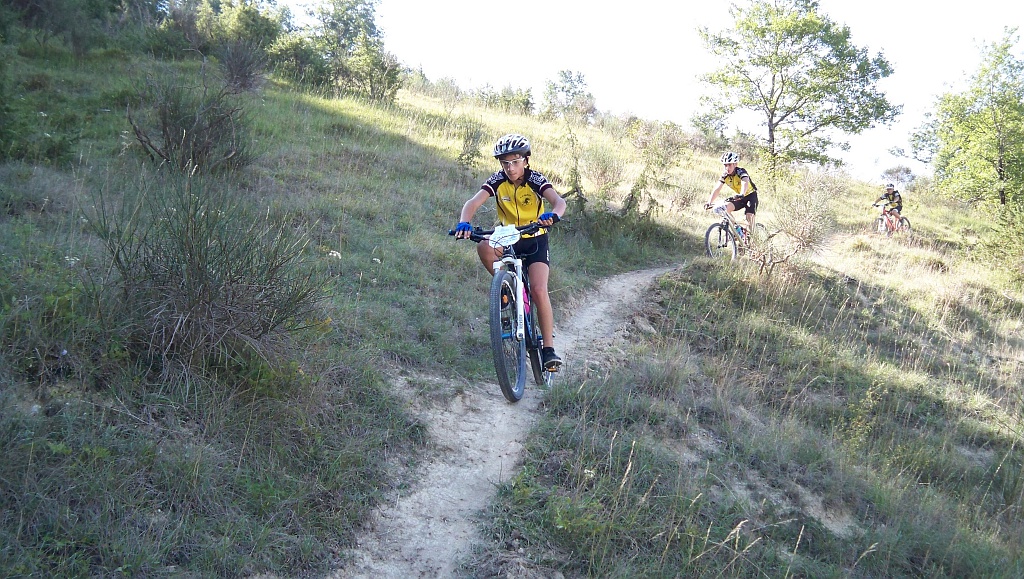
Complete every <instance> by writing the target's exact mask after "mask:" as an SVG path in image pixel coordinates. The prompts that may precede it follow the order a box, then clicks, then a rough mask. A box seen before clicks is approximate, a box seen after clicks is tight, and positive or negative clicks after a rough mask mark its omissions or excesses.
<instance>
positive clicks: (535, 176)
mask: <svg viewBox="0 0 1024 579" xmlns="http://www.w3.org/2000/svg"><path fill="white" fill-rule="evenodd" d="M549 187H554V185H552V184H551V182H550V181H548V179H547V177H545V176H544V175H542V174H541V173H538V172H537V171H533V170H531V169H529V168H527V169H526V174H525V175H524V180H523V184H522V185H519V186H516V185H515V184H513V183H512V182H511V181H509V179H508V176H507V175H505V172H504V171H498V172H497V173H494V174H493V175H491V176H490V178H488V179H487V181H485V182H484V184H483V185H482V186H481V189H483V190H484V191H487V192H488V193H490V195H491V197H494V201H495V203H496V204H497V206H498V221H500V222H501V224H502V225H516V226H520V227H521V226H523V225H529V224H530V223H533V222H534V221H537V220H539V219H540V216H541V214H542V213H544V197H543V193H544V191H545V190H546V189H548V188H549ZM545 233H547V229H541V230H539V231H538V232H537V233H536V234H534V235H544V234H545ZM524 237H532V236H524Z"/></svg>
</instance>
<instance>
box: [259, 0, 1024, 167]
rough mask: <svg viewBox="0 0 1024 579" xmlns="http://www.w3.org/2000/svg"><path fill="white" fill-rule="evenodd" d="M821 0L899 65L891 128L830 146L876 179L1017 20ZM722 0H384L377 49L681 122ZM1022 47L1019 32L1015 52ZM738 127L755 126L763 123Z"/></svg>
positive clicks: (906, 4) (974, 11)
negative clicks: (581, 85)
mask: <svg viewBox="0 0 1024 579" xmlns="http://www.w3.org/2000/svg"><path fill="white" fill-rule="evenodd" d="M279 1H280V2H281V3H282V4H290V5H297V4H315V3H317V2H316V0H279ZM819 6H820V9H821V11H822V12H823V13H824V14H826V15H828V16H829V17H830V18H831V19H832V20H833V21H835V22H838V23H840V24H845V25H847V26H849V27H850V30H851V33H852V40H853V43H854V44H855V45H857V46H858V47H861V48H864V49H866V50H867V51H868V53H869V54H871V55H875V54H877V53H878V52H881V53H882V54H883V55H884V56H885V58H886V59H887V60H888V61H889V62H890V63H891V64H892V65H893V68H894V69H895V72H894V74H893V75H892V76H890V77H889V78H887V79H885V80H883V81H882V82H881V84H880V88H881V89H882V90H883V91H884V92H885V93H886V95H887V97H888V98H889V101H890V102H892V103H894V104H898V105H903V114H902V115H900V117H898V119H897V122H896V123H895V124H894V125H893V126H892V127H891V128H888V127H880V128H875V129H871V130H869V131H867V132H865V133H864V134H862V135H859V136H856V137H851V138H850V139H849V141H850V144H851V147H852V148H851V150H850V151H849V152H847V153H842V152H839V153H838V155H839V156H840V157H841V158H843V160H844V161H845V162H847V163H848V164H849V169H850V171H851V173H852V174H853V175H854V176H856V177H859V178H862V179H865V180H867V181H869V182H879V183H880V182H881V173H882V171H884V170H885V169H888V168H890V167H893V166H894V165H897V164H905V165H909V166H911V167H912V168H913V170H914V171H915V173H918V174H921V173H927V172H929V171H928V169H927V168H925V167H923V166H921V165H920V164H918V163H915V162H913V161H910V160H909V159H897V158H895V157H892V156H891V155H889V154H888V153H887V151H888V149H889V148H891V147H893V146H899V147H903V148H905V149H908V150H909V145H908V142H907V137H908V135H909V133H910V132H911V131H912V130H914V129H916V128H917V127H918V126H920V124H921V123H922V122H923V121H924V114H925V113H926V112H928V111H930V110H931V109H932V106H933V105H934V102H935V98H936V96H938V95H939V94H942V93H945V92H948V91H950V90H960V89H962V88H963V87H964V82H965V80H966V79H967V77H969V76H970V75H971V74H973V73H974V72H975V71H976V70H977V68H978V66H979V64H980V61H981V47H982V45H983V44H990V43H992V42H995V41H997V40H999V39H1001V38H1002V37H1003V31H1004V27H1006V26H1021V25H1022V24H1024V4H1022V3H1020V2H1019V1H1018V0H974V1H972V2H965V3H960V4H958V5H957V8H956V9H948V8H942V7H940V5H939V4H936V3H934V2H925V1H922V0H914V1H907V0H820V1H819ZM947 6H950V5H948V4H947ZM728 7H729V2H723V1H720V0H719V1H716V0H702V1H695V0H631V1H626V2H608V3H605V2H585V1H582V0H510V1H504V2H492V1H487V0H380V2H379V4H378V6H377V26H378V28H379V29H380V30H381V31H382V32H383V33H384V46H385V49H386V50H387V51H388V52H391V53H393V54H395V55H396V56H397V57H398V58H399V60H401V61H402V62H403V63H404V64H406V65H407V66H410V67H413V68H422V70H423V72H424V73H425V74H426V75H427V78H429V79H431V80H438V79H440V78H451V79H454V80H455V81H456V83H457V84H458V85H459V86H461V87H462V88H464V89H473V88H480V87H482V86H484V85H487V84H489V85H491V86H492V87H493V88H495V89H501V88H503V87H505V86H512V87H513V88H532V89H533V97H534V101H535V102H539V101H540V100H541V99H542V97H543V91H544V87H545V85H546V83H547V81H549V80H555V79H557V75H558V72H559V71H561V70H571V71H573V72H574V73H575V72H578V73H582V74H583V76H584V79H585V81H586V83H587V89H588V90H589V92H590V93H591V94H593V95H594V97H595V99H596V101H597V107H598V108H599V109H601V110H603V111H610V112H613V113H625V112H630V113H634V114H637V115H639V116H641V117H643V118H647V119H658V120H671V121H675V122H676V123H679V124H680V125H682V126H684V127H686V128H689V119H690V117H691V115H692V114H693V112H694V111H695V110H696V109H697V106H698V105H697V103H698V99H699V97H700V95H701V94H702V93H703V92H705V91H707V90H710V89H708V88H707V87H705V86H704V85H702V84H701V83H700V82H699V80H698V77H699V76H700V75H701V74H702V73H704V72H707V71H709V70H712V69H713V68H715V67H716V64H717V63H715V62H714V61H713V60H712V57H711V55H710V54H709V53H708V52H707V51H706V50H705V49H704V47H703V44H702V43H701V40H700V37H699V35H698V33H697V28H698V27H699V26H707V27H709V28H710V29H711V30H721V29H724V28H725V27H727V26H729V25H730V24H731V22H732V21H731V19H730V18H729V11H728ZM294 12H295V13H296V15H298V14H301V13H302V10H294ZM1021 32H1024V30H1021ZM1022 49H1024V46H1022V44H1018V45H1017V50H1016V52H1017V53H1018V54H1019V53H1020V52H1021V50H1022ZM742 129H743V130H745V131H747V132H752V133H754V134H757V135H761V134H762V133H763V127H760V126H744V127H742Z"/></svg>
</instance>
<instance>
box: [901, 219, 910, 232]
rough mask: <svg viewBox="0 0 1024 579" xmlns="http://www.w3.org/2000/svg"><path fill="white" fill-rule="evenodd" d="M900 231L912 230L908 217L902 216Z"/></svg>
mask: <svg viewBox="0 0 1024 579" xmlns="http://www.w3.org/2000/svg"><path fill="white" fill-rule="evenodd" d="M900 231H910V220H909V219H907V218H906V217H900Z"/></svg>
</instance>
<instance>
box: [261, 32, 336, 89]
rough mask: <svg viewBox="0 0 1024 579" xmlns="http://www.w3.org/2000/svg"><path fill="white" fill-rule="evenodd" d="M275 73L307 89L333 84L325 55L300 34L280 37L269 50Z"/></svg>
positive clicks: (269, 57) (269, 59) (268, 53)
mask: <svg viewBox="0 0 1024 579" xmlns="http://www.w3.org/2000/svg"><path fill="white" fill-rule="evenodd" d="M267 58H268V61H269V63H270V66H271V67H273V69H274V72H275V73H276V74H277V75H279V76H281V77H282V78H285V79H288V80H290V81H293V82H296V83H298V84H301V85H303V86H307V87H314V88H319V87H324V86H327V85H329V84H330V83H331V70H330V67H329V66H328V65H327V61H326V60H324V57H323V55H322V54H321V52H320V51H319V50H317V48H316V47H315V46H314V45H313V43H312V42H310V40H309V39H308V38H306V37H304V36H302V35H299V34H285V35H282V36H279V37H278V38H277V40H275V41H274V43H273V44H271V45H270V48H268V49H267Z"/></svg>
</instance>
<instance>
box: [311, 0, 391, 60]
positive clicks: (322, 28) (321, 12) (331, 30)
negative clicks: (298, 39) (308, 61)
mask: <svg viewBox="0 0 1024 579" xmlns="http://www.w3.org/2000/svg"><path fill="white" fill-rule="evenodd" d="M377 2H378V0H327V2H325V3H324V4H323V5H322V6H320V7H319V8H317V10H316V18H317V20H318V22H319V25H318V30H317V38H318V39H319V40H320V43H321V44H322V45H323V50H324V54H325V55H326V56H327V58H328V59H329V60H331V61H334V62H343V61H344V60H345V59H347V58H348V57H349V56H350V55H351V54H352V53H354V52H355V51H356V50H357V49H358V48H359V45H360V39H361V38H364V37H365V38H368V39H370V40H380V39H381V34H380V32H379V31H378V30H377V23H376V18H377Z"/></svg>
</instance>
